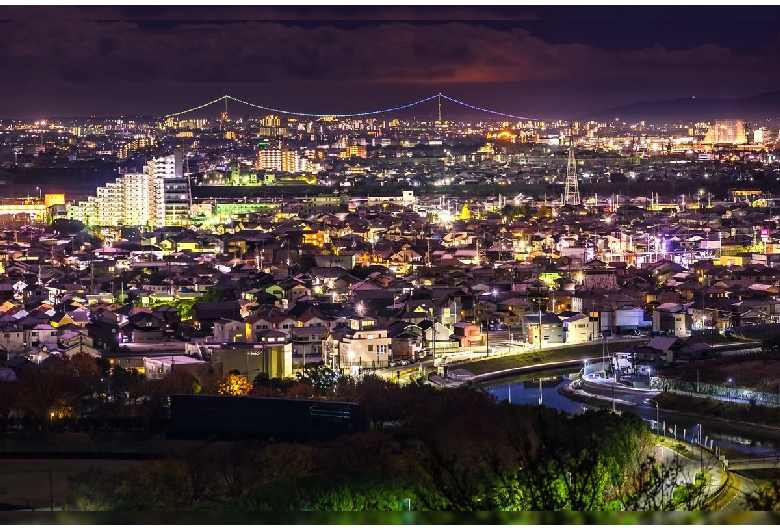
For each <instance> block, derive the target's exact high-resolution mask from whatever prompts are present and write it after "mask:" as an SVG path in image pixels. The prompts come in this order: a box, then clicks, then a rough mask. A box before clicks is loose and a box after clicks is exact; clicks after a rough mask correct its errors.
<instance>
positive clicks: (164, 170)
mask: <svg viewBox="0 0 780 530" xmlns="http://www.w3.org/2000/svg"><path fill="white" fill-rule="evenodd" d="M189 214H190V188H189V183H188V181H187V177H185V176H184V174H183V170H182V156H181V151H178V150H177V152H175V153H174V155H170V156H166V157H161V158H155V159H153V160H151V161H150V162H149V164H147V165H146V166H145V167H144V172H143V173H131V174H126V175H122V176H121V177H119V178H118V179H116V181H115V182H109V183H107V184H106V185H105V186H102V187H99V188H98V189H97V191H96V193H95V196H93V197H89V198H88V199H87V200H86V201H84V202H81V203H79V204H74V205H70V206H69V207H68V214H67V215H68V218H70V219H77V220H79V221H81V222H83V223H84V224H86V225H89V226H143V227H154V228H157V227H161V226H176V225H179V226H180V225H185V224H187V223H188V222H189Z"/></svg>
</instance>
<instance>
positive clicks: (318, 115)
mask: <svg viewBox="0 0 780 530" xmlns="http://www.w3.org/2000/svg"><path fill="white" fill-rule="evenodd" d="M436 98H439V100H440V101H441V98H444V99H446V100H448V101H451V102H453V103H455V104H457V105H461V106H463V107H466V108H469V109H473V110H477V111H480V112H486V113H488V114H495V115H498V116H504V117H507V118H513V119H519V120H530V119H533V118H528V117H525V116H517V115H514V114H508V113H506V112H500V111H496V110H490V109H486V108H483V107H477V106H476V105H471V104H469V103H466V102H465V101H461V100H459V99H455V98H453V97H450V96H447V95H446V94H442V93H438V94H435V95H433V96H428V97H426V98H423V99H418V100H417V101H412V102H411V103H407V104H405V105H398V106H395V107H389V108H386V109H380V110H370V111H364V112H353V113H342V114H338V113H330V112H329V113H313V112H298V111H294V110H285V109H276V108H273V107H267V106H265V105H258V104H256V103H252V102H249V101H245V100H243V99H239V98H237V97H234V96H231V95H228V94H226V95H224V96H221V97H219V98H217V99H214V100H212V101H209V102H208V103H204V104H202V105H198V106H195V107H192V108H189V109H187V110H182V111H179V112H173V113H170V114H166V115H165V116H164V118H172V117H175V116H180V115H182V114H187V113H188V112H193V111H196V110H200V109H203V108H205V107H208V106H209V105H213V104H215V103H219V102H220V101H223V100H228V99H231V100H233V101H235V102H237V103H241V104H243V105H247V106H250V107H254V108H257V109H261V110H264V111H266V112H275V113H278V114H290V115H294V116H308V117H314V118H324V117H333V118H356V117H360V116H372V115H377V114H386V113H389V112H396V111H399V110H404V109H408V108H411V107H414V106H416V105H420V104H422V103H426V102H428V101H431V100H433V99H436Z"/></svg>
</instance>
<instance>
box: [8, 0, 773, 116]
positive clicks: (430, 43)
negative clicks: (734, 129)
mask: <svg viewBox="0 0 780 530" xmlns="http://www.w3.org/2000/svg"><path fill="white" fill-rule="evenodd" d="M777 18H778V15H777V14H776V13H775V12H774V11H772V10H771V9H763V8H760V7H758V8H756V7H754V8H751V11H750V12H749V13H748V12H744V11H741V10H739V9H737V8H734V7H707V8H706V9H705V8H704V7H701V6H686V7H682V8H677V7H669V6H640V7H616V6H566V7H559V6H528V7H509V6H490V7H485V8H477V7H474V6H466V7H454V6H424V7H409V6H384V7H376V8H373V7H372V8H368V7H355V6H336V7H333V6H307V7H306V8H302V7H295V6H273V7H262V6H233V7H229V8H223V7H215V6H210V7H179V6H167V7H151V6H55V7H51V6H48V7H43V6H32V7H30V6H25V7H22V6H16V7H3V8H0V21H2V22H0V25H2V26H3V32H2V34H0V57H3V64H4V66H5V69H4V70H5V78H6V83H4V84H3V87H2V88H0V117H2V118H35V117H53V116H58V117H78V116H88V115H92V114H95V115H97V116H98V117H105V116H109V115H123V114H124V115H133V114H146V115H162V114H167V113H171V112H177V111H179V110H182V109H184V108H188V107H190V106H194V105H198V104H201V103H203V102H205V101H208V100H211V99H214V98H216V97H220V96H221V95H224V94H231V95H234V96H236V97H239V98H242V99H245V100H248V101H252V102H257V103H260V104H264V105H268V106H271V107H276V108H288V109H294V110H298V111H300V112H312V113H330V112H332V113H351V112H360V111H364V110H372V109H377V108H386V107H389V106H393V105H402V104H406V103H408V102H410V101H413V100H416V99H420V98H424V97H428V96H431V95H434V94H436V93H439V92H441V93H445V94H448V95H451V96H452V97H455V98H458V99H462V100H464V101H467V102H469V103H471V104H474V105H476V106H480V107H485V108H491V109H497V110H501V111H503V112H506V113H510V114H517V115H521V116H528V117H532V118H539V119H550V118H560V117H571V118H574V119H586V118H587V117H588V115H589V114H594V113H598V112H601V111H604V110H607V109H612V108H615V107H620V106H623V105H630V104H633V103H636V102H641V101H659V100H668V99H677V98H686V97H691V98H693V97H694V96H695V97H697V98H741V97H746V96H752V95H755V94H758V93H762V92H773V91H775V90H777V89H778V88H780V82H778V81H780V79H779V78H780V74H778V72H777V70H776V69H774V68H771V65H772V64H774V57H776V56H777V52H778V51H780V50H778V48H780V46H779V45H778V44H779V42H778V36H777V32H776V31H775V30H774V29H773V27H774V25H776V22H777ZM725 21H728V26H727V27H725V28H724V27H723V22H725ZM434 108H435V105H431V109H430V110H429V112H433V109H434Z"/></svg>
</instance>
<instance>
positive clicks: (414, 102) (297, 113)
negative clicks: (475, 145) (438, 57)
mask: <svg viewBox="0 0 780 530" xmlns="http://www.w3.org/2000/svg"><path fill="white" fill-rule="evenodd" d="M225 97H227V98H230V99H232V100H233V101H236V102H238V103H243V104H244V105H249V106H250V107H255V108H258V109H262V110H266V111H268V112H278V113H279V114H293V115H295V116H310V117H314V118H324V117H333V118H354V117H358V116H371V115H373V114H385V113H388V112H395V111H397V110H403V109H408V108H410V107H414V106H415V105H419V104H421V103H425V102H426V101H430V100H432V99H434V98H436V97H438V95H436V96H428V97H427V98H423V99H419V100H417V101H413V102H411V103H407V104H406V105H399V106H397V107H390V108H387V109H381V110H370V111H365V112H353V113H349V114H333V113H326V114H317V113H312V112H298V111H294V110H283V109H274V108H271V107H265V106H263V105H257V104H255V103H250V102H249V101H244V100H243V99H238V98H236V97H233V96H225Z"/></svg>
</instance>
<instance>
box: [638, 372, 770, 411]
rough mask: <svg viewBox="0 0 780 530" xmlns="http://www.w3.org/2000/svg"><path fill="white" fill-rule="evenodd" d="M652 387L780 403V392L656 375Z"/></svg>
mask: <svg viewBox="0 0 780 530" xmlns="http://www.w3.org/2000/svg"><path fill="white" fill-rule="evenodd" d="M650 388H651V389H655V390H663V391H667V392H668V391H671V392H682V393H686V394H691V395H694V396H702V397H716V398H720V399H723V400H724V401H744V402H746V403H756V404H766V405H780V394H772V393H769V392H758V391H756V390H749V389H747V388H737V387H734V386H723V385H712V384H709V383H694V382H691V381H680V380H679V379H668V378H666V377H659V376H654V377H651V378H650Z"/></svg>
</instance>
